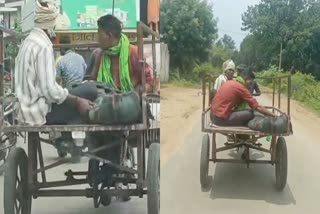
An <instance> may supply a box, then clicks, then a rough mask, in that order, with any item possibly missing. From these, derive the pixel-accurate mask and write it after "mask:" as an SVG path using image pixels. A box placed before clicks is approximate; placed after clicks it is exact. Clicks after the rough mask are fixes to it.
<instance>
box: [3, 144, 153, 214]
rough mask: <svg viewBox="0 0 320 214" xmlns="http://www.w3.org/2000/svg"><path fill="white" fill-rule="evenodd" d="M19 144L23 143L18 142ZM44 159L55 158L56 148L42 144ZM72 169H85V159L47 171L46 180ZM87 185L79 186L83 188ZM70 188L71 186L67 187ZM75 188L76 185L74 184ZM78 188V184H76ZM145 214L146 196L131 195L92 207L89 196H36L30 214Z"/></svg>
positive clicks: (61, 176)
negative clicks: (107, 204) (124, 200)
mask: <svg viewBox="0 0 320 214" xmlns="http://www.w3.org/2000/svg"><path fill="white" fill-rule="evenodd" d="M19 146H21V147H24V148H25V145H24V144H22V143H20V144H19ZM43 151H44V156H45V161H46V162H47V163H45V164H48V163H52V162H53V161H55V160H56V159H57V153H56V150H55V149H54V148H53V147H52V146H49V145H43ZM69 169H72V170H87V160H85V159H83V160H82V161H81V163H79V164H71V163H70V164H66V165H62V166H60V167H58V168H54V169H52V170H49V171H48V178H47V179H48V180H51V181H54V180H61V179H64V178H65V177H64V172H66V171H68V170H69ZM0 185H1V186H0V213H3V212H4V211H3V193H2V192H3V176H0ZM87 187H88V186H80V188H82V189H84V188H87ZM67 188H68V189H70V188H71V187H67ZM76 188H77V186H76ZM78 188H79V186H78ZM88 213H90V214H107V213H112V214H147V202H146V196H145V197H144V198H143V199H140V198H137V197H132V199H131V201H129V202H121V201H117V200H113V202H112V203H111V205H110V206H109V207H103V206H102V207H100V208H98V209H95V208H94V207H93V199H91V198H82V197H77V198H38V199H36V200H33V201H32V214H88Z"/></svg>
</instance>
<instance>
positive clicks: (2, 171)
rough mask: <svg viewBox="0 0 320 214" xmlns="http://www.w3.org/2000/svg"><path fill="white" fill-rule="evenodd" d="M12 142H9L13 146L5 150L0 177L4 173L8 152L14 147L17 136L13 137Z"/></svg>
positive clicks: (0, 166)
mask: <svg viewBox="0 0 320 214" xmlns="http://www.w3.org/2000/svg"><path fill="white" fill-rule="evenodd" d="M8 134H15V133H8ZM12 140H13V142H10V144H12V145H13V146H12V147H9V148H7V149H6V151H5V157H4V159H3V160H2V161H3V163H2V164H1V165H0V175H2V174H3V173H4V171H5V169H6V161H7V159H8V157H9V154H10V151H12V150H13V149H14V148H15V147H16V144H17V136H15V137H13V138H12ZM2 152H3V151H2Z"/></svg>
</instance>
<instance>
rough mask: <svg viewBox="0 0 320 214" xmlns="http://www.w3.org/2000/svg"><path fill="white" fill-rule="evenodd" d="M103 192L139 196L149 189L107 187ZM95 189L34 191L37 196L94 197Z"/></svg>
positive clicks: (112, 194) (113, 194)
mask: <svg viewBox="0 0 320 214" xmlns="http://www.w3.org/2000/svg"><path fill="white" fill-rule="evenodd" d="M102 192H104V193H106V194H108V195H110V196H121V195H128V194H129V195H130V196H139V195H141V194H147V190H142V191H140V190H138V189H129V190H128V189H105V190H103V191H102ZM93 193H94V192H93V190H92V189H86V190H76V189H65V190H39V191H36V192H35V193H34V196H35V197H87V198H92V197H93Z"/></svg>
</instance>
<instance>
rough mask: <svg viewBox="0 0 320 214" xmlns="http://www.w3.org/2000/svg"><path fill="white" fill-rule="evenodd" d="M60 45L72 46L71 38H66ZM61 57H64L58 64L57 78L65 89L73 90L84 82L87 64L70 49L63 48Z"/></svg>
mask: <svg viewBox="0 0 320 214" xmlns="http://www.w3.org/2000/svg"><path fill="white" fill-rule="evenodd" d="M60 43H61V44H67V45H68V44H71V39H70V37H69V36H64V37H62V38H61V40H60ZM61 55H62V56H63V57H62V58H61V59H60V61H59V62H58V64H57V76H58V78H59V79H60V81H61V82H62V85H63V86H64V87H66V88H68V89H71V88H72V86H73V85H74V84H77V83H81V82H82V81H83V79H84V75H85V72H86V69H87V64H86V62H85V61H84V58H83V57H82V56H81V55H80V54H78V53H76V52H74V51H73V50H72V49H71V48H70V47H64V48H61Z"/></svg>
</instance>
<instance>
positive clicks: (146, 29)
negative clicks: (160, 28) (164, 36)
mask: <svg viewBox="0 0 320 214" xmlns="http://www.w3.org/2000/svg"><path fill="white" fill-rule="evenodd" d="M139 26H140V27H141V30H143V32H146V33H148V34H150V35H153V36H155V37H156V38H158V39H160V35H159V33H157V32H155V31H153V30H152V29H151V28H150V27H149V26H147V25H146V24H144V23H143V22H139Z"/></svg>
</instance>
